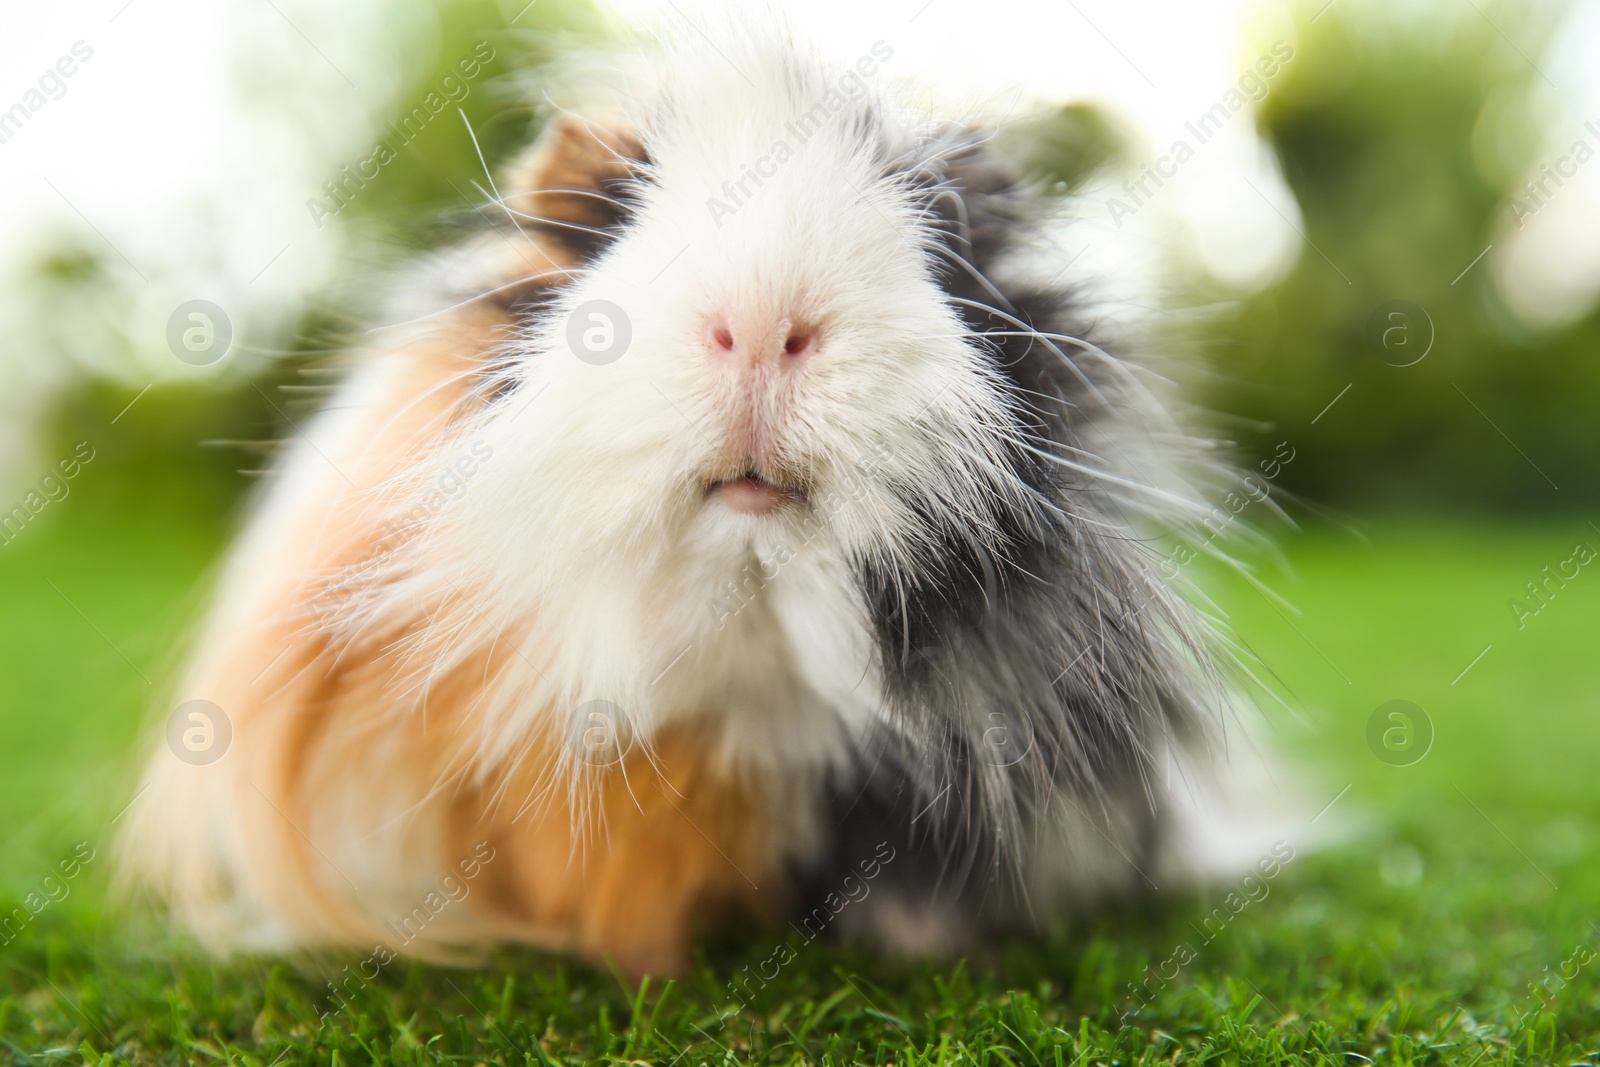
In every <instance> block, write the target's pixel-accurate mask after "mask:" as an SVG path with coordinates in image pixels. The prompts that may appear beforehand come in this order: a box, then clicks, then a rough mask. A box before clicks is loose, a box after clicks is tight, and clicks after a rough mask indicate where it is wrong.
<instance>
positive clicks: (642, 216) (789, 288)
mask: <svg viewBox="0 0 1600 1067" xmlns="http://www.w3.org/2000/svg"><path fill="white" fill-rule="evenodd" d="M725 51H727V54H719V53H716V52H707V53H705V54H704V55H703V56H701V57H700V58H699V60H698V61H697V62H695V63H685V62H682V61H679V62H675V63H671V64H669V65H668V66H667V69H668V70H669V71H670V72H671V75H670V76H669V77H666V78H664V79H663V80H662V81H661V82H660V83H659V84H658V86H657V88H656V91H655V95H654V97H653V98H652V99H650V100H648V101H646V102H644V103H642V104H640V105H638V106H637V108H636V109H634V110H633V111H632V112H631V113H627V112H625V113H624V114H623V115H622V117H621V118H620V119H618V118H607V119H605V120H603V121H602V120H598V119H596V120H589V121H586V120H584V119H582V118H577V117H571V116H563V117H561V118H559V119H557V120H556V128H555V130H553V131H549V132H547V134H546V138H545V140H546V149H545V151H546V153H547V155H548V153H549V152H550V151H552V150H555V151H560V152H562V153H564V154H565V155H566V157H567V158H568V159H569V160H571V159H577V158H581V157H584V156H585V155H587V157H588V158H589V159H590V160H591V161H593V162H594V163H595V164H596V166H594V167H592V168H590V173H592V174H597V176H596V177H595V178H594V180H592V181H588V182H582V178H581V172H582V169H583V168H581V167H580V168H572V167H568V168H567V169H566V170H561V169H560V168H555V171H556V173H557V174H558V175H559V180H560V182H561V190H562V191H566V190H571V189H573V188H575V187H576V186H577V183H579V182H582V184H584V185H585V186H587V188H585V189H584V190H583V194H584V195H586V196H588V197H590V198H591V201H590V203H591V206H592V207H594V208H595V209H596V210H594V211H593V212H592V213H590V214H589V215H586V216H584V217H586V218H589V219H590V220H591V222H587V223H576V224H575V223H571V222H567V223H560V224H557V229H556V230H555V231H553V232H557V233H558V234H562V235H564V236H567V237H571V238H575V244H580V245H583V246H584V249H585V251H586V252H587V253H588V255H589V258H588V259H587V261H586V262H585V263H584V265H583V267H582V269H581V270H580V271H579V272H578V273H577V274H576V275H575V276H574V278H573V279H572V280H571V281H570V283H568V284H566V285H565V286H564V287H563V288H562V290H561V291H560V297H559V300H558V301H557V302H556V303H555V304H554V305H553V306H551V307H548V308H546V309H545V310H544V312H543V313H542V315H541V316H540V317H539V318H538V319H537V325H536V327H535V328H534V329H533V331H532V332H531V333H530V335H529V336H528V338H527V344H526V358H525V359H523V360H522V362H521V363H520V365H519V373H520V375H521V376H522V379H521V381H520V382H519V383H518V391H519V392H521V393H522V394H524V395H525V396H526V397H527V398H529V399H528V419H529V420H534V421H537V423H538V427H539V428H538V430H537V433H538V434H539V437H540V442H539V444H538V446H537V447H538V448H539V449H540V450H541V451H545V450H552V451H554V452H559V453H560V454H561V456H562V457H563V458H562V461H561V463H560V464H559V466H558V467H557V469H558V470H559V471H560V472H561V474H560V477H561V478H562V479H570V481H567V482H566V483H565V484H566V486H567V487H568V488H570V489H572V490H574V491H575V495H568V496H566V497H565V498H563V500H561V501H553V502H552V503H551V504H549V505H548V506H549V507H553V508H556V509H558V510H563V511H566V512H567V515H568V518H567V519H566V520H565V521H566V522H567V527H566V528H567V529H569V530H570V531H571V532H572V533H573V534H574V535H575V536H579V534H578V531H579V530H580V529H581V530H582V531H583V532H582V534H581V543H582V545H583V546H584V547H585V548H586V550H588V551H590V552H593V551H594V550H595V549H596V547H597V546H602V545H606V544H614V543H617V541H618V540H619V539H621V540H625V541H629V542H636V541H638V540H640V539H648V540H652V541H654V542H656V543H659V544H662V545H667V544H670V545H676V546H684V547H686V548H687V550H688V551H689V552H690V553H691V554H693V553H696V552H700V553H704V554H706V555H707V556H708V557H711V558H714V559H717V560H724V561H725V560H728V559H732V558H736V557H739V556H740V555H741V554H748V552H749V550H750V549H751V548H754V549H755V550H756V551H757V553H758V554H765V553H764V552H763V550H762V546H763V545H770V544H772V543H774V541H775V540H776V539H779V538H783V539H786V540H787V541H788V542H789V543H794V539H795V538H797V537H798V538H801V539H804V540H807V541H811V540H813V539H814V538H815V537H816V536H817V535H818V534H819V533H820V534H821V535H822V536H823V537H825V538H826V541H827V543H828V544H829V546H830V548H831V549H833V550H835V551H837V552H838V553H839V554H840V555H842V556H844V557H846V558H851V559H857V560H877V561H879V562H881V563H882V564H884V565H886V566H894V565H904V564H906V563H907V562H908V561H911V560H914V559H915V558H916V557H917V556H918V555H919V553H921V552H923V551H925V550H926V548H927V543H928V542H929V541H930V539H934V538H936V537H939V536H942V534H941V533H940V531H941V530H944V529H946V528H950V527H955V528H960V529H963V530H966V531H971V533H970V534H969V536H973V537H977V538H979V539H982V538H983V537H985V536H986V532H993V531H994V530H995V529H996V520H995V518H994V515H995V511H996V508H997V507H1004V508H1013V509H1014V508H1018V507H1028V506H1031V505H1029V504H1028V501H1029V499H1030V498H1031V496H1032V495H1033V494H1032V491H1031V490H1030V489H1029V488H1028V487H1027V486H1026V485H1025V484H1024V483H1023V482H1022V481H1021V480H1019V478H1018V476H1017V472H1016V470H1015V462H1014V459H1015V455H1016V453H1017V441H1018V440H1019V439H1020V438H1021V437H1022V436H1023V435H1022V432H1021V427H1020V426H1019V423H1018V415H1017V402H1016V397H1015V394H1014V391H1013V389H1012V388H1011V387H1010V385H1009V384H1008V382H1007V381H1006V380H1005V374H1004V366H1003V360H1001V359H999V358H998V357H997V353H996V350H995V346H994V345H993V343H992V342H991V341H985V340H983V339H981V338H979V337H978V336H976V335H975V333H974V331H973V330H972V328H971V327H970V325H969V324H968V322H967V320H966V319H965V318H964V314H963V307H962V305H961V304H960V303H958V302H957V301H955V300H954V299H953V298H952V295H953V293H952V289H951V287H950V284H949V283H950V278H951V275H952V273H953V272H960V271H961V270H962V268H961V261H962V260H963V258H964V257H963V256H962V242H963V240H964V239H965V238H966V236H967V235H966V234H965V233H964V232H963V229H962V227H963V223H964V222H965V220H964V219H963V217H962V212H961V210H960V200H959V194H958V191H956V190H954V189H953V183H952V180H951V177H950V172H949V164H950V156H951V154H952V153H954V152H970V151H972V145H971V142H970V140H969V139H964V138H962V137H960V136H958V135H954V134H951V133H949V132H948V131H945V132H940V131H938V130H934V129H931V128H928V129H922V130H919V129H917V128H915V127H913V126H912V125H911V124H910V123H908V122H907V121H906V119H905V118H903V117H902V114H901V113H900V112H899V111H898V110H897V109H896V108H895V107H893V106H892V105H891V104H889V103H888V102H887V101H886V94H885V93H884V92H883V91H882V87H881V86H880V85H879V84H878V83H879V82H881V81H882V80H883V79H884V78H886V77H887V76H888V72H887V70H885V69H884V68H885V65H886V64H887V63H888V62H889V61H890V60H891V58H892V55H893V53H892V50H891V49H890V48H889V47H888V46H887V45H885V44H884V43H883V42H878V43H877V44H876V45H874V46H873V47H872V49H871V50H870V51H869V52H867V53H865V54H863V56H861V57H860V59H858V60H857V61H856V62H855V63H854V64H850V65H843V66H832V65H828V64H824V63H821V62H819V61H816V60H813V59H810V58H802V57H800V56H799V55H797V54H796V53H795V52H794V51H793V50H790V49H783V48H767V47H763V46H760V45H756V44H746V45H744V46H743V47H732V48H731V49H730V50H725ZM597 146H598V147H597ZM532 170H533V173H534V174H535V175H538V176H542V180H543V181H545V182H547V183H548V182H549V181H550V175H551V173H552V166H551V164H550V161H549V160H548V159H547V161H546V163H545V165H544V166H543V167H542V168H541V167H534V168H532ZM536 180H539V179H537V178H536ZM553 192H554V190H553V189H552V187H551V186H550V185H548V184H546V185H545V187H544V188H543V190H540V189H532V190H530V191H529V194H530V195H531V196H532V197H534V199H533V200H532V201H531V202H532V203H535V204H537V203H538V202H539V201H538V199H537V198H538V196H540V195H545V196H547V197H548V196H549V195H552V194H553ZM579 202H580V201H578V200H573V199H570V198H569V200H568V201H567V203H569V204H577V203H579ZM545 203H546V204H547V205H549V204H553V203H554V202H553V201H551V200H548V199H547V200H546V201H545ZM540 219H543V220H545V222H546V223H548V222H549V221H550V219H549V216H548V215H547V214H543V213H541V212H540V211H539V210H538V209H533V210H530V211H528V212H527V213H526V217H525V218H524V219H523V221H524V222H525V223H527V224H529V225H536V224H538V221H539V220H540ZM563 231H564V232H563ZM963 277H966V275H963ZM994 324H995V323H994V322H991V323H990V325H994ZM1001 325H1003V323H1002V324H1001ZM530 425H531V421H530ZM530 432H532V431H530ZM544 476H545V477H548V468H547V472H546V474H545V475H544ZM580 481H581V485H582V488H581V491H578V483H579V482H580ZM558 495H559V494H558ZM569 509H570V510H569Z"/></svg>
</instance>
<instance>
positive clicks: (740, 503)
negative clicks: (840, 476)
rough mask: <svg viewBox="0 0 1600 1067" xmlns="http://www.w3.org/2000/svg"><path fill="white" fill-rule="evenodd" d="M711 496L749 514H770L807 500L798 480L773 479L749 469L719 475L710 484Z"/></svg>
mask: <svg viewBox="0 0 1600 1067" xmlns="http://www.w3.org/2000/svg"><path fill="white" fill-rule="evenodd" d="M706 497H707V499H716V500H720V501H721V502H722V503H723V504H724V505H726V506H727V507H729V508H732V509H733V510H734V511H737V512H741V513H743V514H745V515H770V514H772V513H773V512H776V511H779V510H781V509H783V508H785V507H787V506H789V505H790V504H798V503H801V502H803V501H804V500H805V498H806V493H805V489H804V488H803V487H802V486H800V485H799V484H796V483H788V482H777V481H772V480H770V479H768V478H766V477H765V476H763V475H762V474H760V473H759V472H757V471H753V470H749V471H745V472H744V473H742V474H739V475H736V476H735V477H732V478H717V479H714V480H712V481H710V482H708V483H707V484H706Z"/></svg>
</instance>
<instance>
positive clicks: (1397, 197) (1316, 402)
mask: <svg viewBox="0 0 1600 1067" xmlns="http://www.w3.org/2000/svg"><path fill="white" fill-rule="evenodd" d="M1313 7H1320V5H1313ZM1308 10H1309V9H1308ZM1539 12H1540V9H1538V8H1523V7H1519V6H1517V5H1514V4H1509V3H1502V4H1499V5H1497V6H1493V7H1489V6H1487V5H1484V9H1483V11H1482V12H1480V13H1478V14H1474V13H1473V12H1471V11H1466V12H1465V13H1464V14H1462V13H1461V12H1446V11H1443V10H1442V9H1433V10H1432V14H1431V15H1426V16H1425V22H1423V23H1415V22H1413V23H1412V24H1410V26H1409V27H1408V30H1409V32H1379V31H1381V30H1383V29H1385V28H1387V29H1391V30H1392V29H1393V28H1394V27H1393V26H1389V27H1383V26H1375V25H1374V24H1373V9H1371V8H1368V7H1365V6H1363V5H1353V4H1345V5H1341V7H1339V8H1334V9H1333V10H1331V11H1328V12H1327V14H1326V16H1325V17H1323V18H1320V19H1318V20H1317V22H1316V24H1315V25H1312V24H1311V23H1310V20H1309V18H1303V19H1302V21H1301V24H1300V26H1299V36H1300V41H1301V42H1302V43H1300V44H1299V45H1297V58H1296V61H1295V63H1294V64H1293V65H1292V66H1288V67H1286V68H1285V73H1284V76H1283V78H1282V79H1281V81H1280V82H1279V83H1277V84H1275V85H1274V87H1273V91H1272V93H1271V95H1270V96H1269V97H1268V98H1267V99H1266V100H1265V102H1264V103H1263V106H1262V109H1261V111H1260V114H1259V122H1260V131H1261V133H1262V135H1263V137H1265V139H1266V140H1267V141H1268V142H1269V143H1271V144H1272V145H1273V146H1274V147H1275V148H1276V150H1277V153H1278V156H1279V159H1280V160H1281V163H1282V167H1283V171H1284V174H1285V177H1286V179H1287V181H1288V183H1289V185H1290V187H1291V188H1292V189H1293V191H1294V193H1295V196H1296V198H1297V200H1298V202H1299V205H1300V210H1301V213H1302V216H1303V218H1304V224H1303V228H1304V234H1305V238H1306V244H1305V245H1304V247H1303V248H1302V250H1301V255H1300V257H1299V259H1298V261H1297V263H1296V264H1295V266H1294V268H1293V269H1292V271H1291V272H1290V273H1289V274H1288V276H1287V277H1286V278H1284V279H1283V280H1282V281H1281V282H1280V283H1278V284H1276V285H1273V286H1271V287H1270V288H1268V289H1267V290H1265V291H1263V292H1261V293H1259V294H1257V295H1256V296H1254V297H1252V298H1250V299H1247V300H1245V301H1243V303H1242V304H1240V305H1237V308H1236V311H1235V312H1234V313H1232V314H1229V315H1227V316H1225V317H1224V318H1223V319H1222V320H1221V321H1218V322H1217V323H1215V324H1214V330H1215V333H1214V335H1213V336H1212V338H1211V342H1212V343H1211V346H1210V347H1211V349H1212V351H1213V352H1214V354H1215V364H1216V366H1217V368H1218V369H1219V371H1220V372H1221V373H1220V375H1219V378H1218V383H1217V384H1216V386H1214V388H1213V389H1212V396H1211V397H1210V403H1211V405H1212V406H1213V407H1215V408H1217V409H1218V410H1222V411H1226V412H1232V413H1236V414H1239V415H1244V416H1248V417H1249V418H1252V419H1255V420H1259V421H1260V422H1261V423H1265V424H1268V426H1270V428H1269V429H1263V430H1261V431H1260V432H1258V433H1255V434H1251V435H1249V437H1250V439H1248V440H1247V442H1246V443H1247V445H1248V446H1249V447H1250V448H1251V449H1252V450H1253V451H1256V452H1260V453H1261V454H1266V453H1268V452H1270V450H1271V446H1272V442H1275V441H1279V440H1283V439H1285V438H1288V439H1290V440H1291V441H1292V442H1293V443H1294V445H1295V447H1296V448H1297V450H1298V458H1297V459H1296V462H1295V463H1294V465H1293V466H1292V467H1290V468H1287V469H1286V472H1285V481H1286V483H1287V484H1288V485H1289V486H1290V487H1292V488H1295V489H1297V490H1300V491H1302V492H1304V493H1305V494H1307V495H1308V496H1310V497H1312V498H1315V499H1325V500H1336V501H1340V502H1354V501H1364V502H1377V501H1382V502H1389V503H1400V504H1407V505H1416V504H1419V503H1428V504H1454V505H1472V506H1483V505H1496V506H1507V507H1509V506H1517V507H1539V508H1551V507H1561V506H1575V505H1578V504H1580V503H1582V502H1584V501H1585V500H1586V499H1588V498H1590V497H1592V495H1593V494H1594V493H1595V491H1596V490H1597V489H1600V434H1597V433H1595V432H1594V425H1595V412H1596V411H1597V410H1600V361H1597V360H1596V359H1595V358H1594V356H1595V353H1596V352H1597V351H1600V347H1597V346H1600V318H1597V317H1595V316H1593V315H1591V316H1590V317H1589V318H1588V319H1586V320H1585V321H1582V322H1580V323H1578V324H1576V325H1573V326H1570V327H1567V328H1564V329H1561V330H1559V331H1556V332H1552V333H1544V334H1537V333H1533V332H1531V331H1530V330H1528V329H1527V328H1525V327H1523V326H1521V325H1519V324H1518V323H1517V322H1516V321H1515V319H1514V318H1513V317H1512V316H1511V315H1510V313H1509V312H1508V311H1507V310H1506V309H1505V307H1504V306H1503V305H1502V303H1501V301H1500V300H1499V298H1498V297H1497V295H1496V293H1495V290H1494V286H1493V282H1492V276H1491V273H1490V267H1489V264H1488V263H1487V262H1486V261H1485V260H1486V259H1487V257H1485V259H1484V260H1478V261H1477V262H1476V263H1474V260H1475V259H1477V257H1479V256H1480V255H1481V254H1482V253H1483V252H1484V250H1485V248H1486V246H1488V245H1489V244H1490V243H1491V242H1492V241H1494V240H1495V238H1496V233H1497V231H1498V230H1499V229H1500V228H1501V227H1502V226H1503V225H1504V224H1505V223H1506V222H1507V220H1508V219H1509V215H1508V214H1507V203H1508V200H1509V199H1510V197H1511V195H1512V189H1513V186H1514V185H1516V184H1520V181H1521V178H1522V176H1523V174H1524V172H1525V171H1526V170H1527V169H1529V168H1530V166H1532V165H1533V164H1534V163H1535V161H1536V159H1535V156H1536V153H1537V152H1538V151H1540V150H1542V148H1543V147H1544V146H1543V144H1542V142H1543V140H1544V137H1543V136H1542V134H1541V127H1542V126H1543V125H1545V124H1544V123H1542V122H1540V121H1539V119H1540V118H1541V116H1539V115H1536V114H1533V113H1530V112H1531V109H1532V107H1533V106H1534V104H1533V102H1534V101H1535V100H1537V99H1538V92H1536V91H1535V90H1542V89H1543V88H1544V86H1543V84H1542V82H1543V76H1542V75H1541V74H1540V73H1539V72H1538V71H1537V70H1536V69H1534V68H1533V66H1532V65H1531V63H1530V61H1529V60H1527V59H1526V58H1524V56H1523V54H1524V53H1525V54H1527V55H1533V56H1537V55H1539V54H1540V53H1541V52H1542V50H1543V49H1542V47H1541V46H1542V45H1543V44H1544V43H1545V41H1546V40H1547V39H1548V35H1549V32H1550V30H1551V26H1552V22H1553V20H1552V19H1551V18H1550V15H1551V11H1550V9H1549V8H1548V7H1546V8H1545V9H1543V17H1540V14H1539ZM1457 16H1459V17H1457ZM1491 19H1492V20H1493V24H1491V22H1490V20H1491ZM1502 34H1504V35H1505V36H1502ZM1511 39H1514V40H1516V41H1517V42H1518V43H1517V44H1516V45H1512V44H1511V43H1510V40H1511ZM1490 112H1493V113H1490ZM1490 120H1492V121H1493V122H1494V123H1495V124H1496V126H1497V127H1498V128H1497V129H1494V130H1489V131H1487V132H1486V130H1485V126H1486V124H1487V122H1488V121H1490ZM1486 137H1492V138H1494V140H1495V143H1494V144H1493V145H1492V146H1489V149H1488V150H1486V146H1485V145H1484V141H1485V138H1486ZM1486 157H1492V158H1486ZM1469 265H1470V269H1468V268H1469ZM1397 302H1408V303H1409V305H1410V306H1408V304H1406V303H1397ZM1430 342H1431V348H1430V347H1429V345H1430ZM1424 352H1426V355H1425V356H1424ZM1347 386H1348V387H1349V388H1348V392H1344V393H1343V395H1342V396H1341V395H1340V394H1341V392H1342V391H1344V390H1345V389H1346V387H1347ZM1335 397H1339V400H1338V403H1337V404H1335V405H1334V406H1333V407H1332V408H1330V409H1328V410H1327V411H1326V413H1323V409H1324V408H1325V407H1327V405H1328V404H1329V403H1330V402H1332V401H1333V400H1334V399H1335ZM1319 413H1320V417H1318V416H1319ZM1536 466H1537V469H1535V467H1536ZM1553 485H1559V486H1560V490H1559V492H1558V491H1556V490H1555V489H1554V488H1553Z"/></svg>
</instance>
